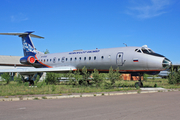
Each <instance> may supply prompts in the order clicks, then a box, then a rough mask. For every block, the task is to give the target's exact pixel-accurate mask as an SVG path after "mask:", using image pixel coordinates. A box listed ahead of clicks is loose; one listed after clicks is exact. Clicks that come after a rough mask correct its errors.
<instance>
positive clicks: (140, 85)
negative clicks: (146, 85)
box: [135, 73, 143, 88]
mask: <svg viewBox="0 0 180 120" xmlns="http://www.w3.org/2000/svg"><path fill="white" fill-rule="evenodd" d="M141 76H143V73H139V82H136V83H135V87H136V88H138V87H143V83H142V82H141Z"/></svg>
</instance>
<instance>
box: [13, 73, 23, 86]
mask: <svg viewBox="0 0 180 120" xmlns="http://www.w3.org/2000/svg"><path fill="white" fill-rule="evenodd" d="M14 81H15V82H17V83H19V84H21V83H23V81H22V78H21V75H19V74H18V75H17V76H14Z"/></svg>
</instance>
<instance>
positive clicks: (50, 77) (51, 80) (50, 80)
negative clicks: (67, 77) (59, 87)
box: [45, 72, 59, 85]
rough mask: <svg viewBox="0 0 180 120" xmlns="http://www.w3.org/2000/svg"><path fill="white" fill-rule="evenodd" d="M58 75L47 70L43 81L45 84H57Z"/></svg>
mask: <svg viewBox="0 0 180 120" xmlns="http://www.w3.org/2000/svg"><path fill="white" fill-rule="evenodd" d="M58 77H59V75H58V74H57V73H53V72H47V73H46V78H45V82H46V84H47V85H48V84H57V82H58Z"/></svg>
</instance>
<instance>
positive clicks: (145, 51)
mask: <svg viewBox="0 0 180 120" xmlns="http://www.w3.org/2000/svg"><path fill="white" fill-rule="evenodd" d="M141 50H142V51H143V53H154V52H153V51H152V50H151V49H145V48H142V49H141Z"/></svg>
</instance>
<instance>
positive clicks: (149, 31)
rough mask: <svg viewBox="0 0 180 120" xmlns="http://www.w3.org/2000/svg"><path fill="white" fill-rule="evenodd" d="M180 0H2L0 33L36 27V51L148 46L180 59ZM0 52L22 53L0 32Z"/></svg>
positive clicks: (13, 40) (18, 44)
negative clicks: (37, 36) (38, 36)
mask: <svg viewBox="0 0 180 120" xmlns="http://www.w3.org/2000/svg"><path fill="white" fill-rule="evenodd" d="M179 6H180V1H179V0H31V1H26V0H3V1H1V4H0V11H1V12H0V16H1V17H0V32H1V33H2V32H25V31H35V33H34V34H36V35H40V36H43V37H45V39H37V38H32V40H33V42H34V44H35V46H36V48H37V49H38V50H39V51H45V50H46V49H48V50H49V51H50V53H57V52H69V51H73V50H77V49H84V50H90V49H95V48H99V49H100V48H112V47H123V46H124V44H123V43H126V44H127V45H128V46H143V45H148V47H149V48H151V49H152V50H154V51H155V52H157V53H160V54H162V55H164V56H166V57H167V58H169V59H170V60H171V61H172V62H173V63H180V54H179V51H180V48H179V46H180V7H179ZM0 43H1V48H0V55H12V56H23V52H22V43H21V39H20V38H19V37H16V36H3V35H1V36H0Z"/></svg>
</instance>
